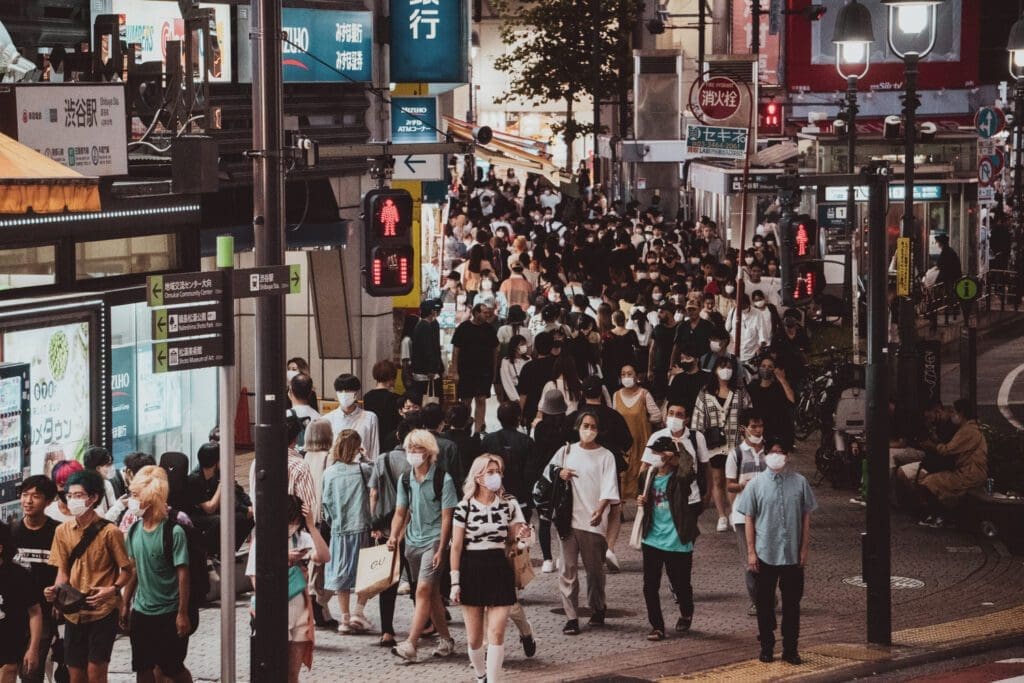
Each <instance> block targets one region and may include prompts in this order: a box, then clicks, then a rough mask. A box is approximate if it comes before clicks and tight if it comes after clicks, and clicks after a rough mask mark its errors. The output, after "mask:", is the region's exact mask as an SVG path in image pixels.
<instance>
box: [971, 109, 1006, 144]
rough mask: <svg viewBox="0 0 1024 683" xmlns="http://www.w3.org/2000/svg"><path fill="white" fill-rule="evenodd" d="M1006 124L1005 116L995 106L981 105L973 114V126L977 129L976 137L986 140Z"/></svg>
mask: <svg viewBox="0 0 1024 683" xmlns="http://www.w3.org/2000/svg"><path fill="white" fill-rule="evenodd" d="M1004 125H1006V118H1005V117H1004V116H1003V112H1001V111H1000V110H998V109H996V108H995V107H982V108H981V109H979V110H978V113H977V114H975V116H974V127H975V129H977V131H978V137H980V138H982V139H983V140H987V139H989V138H990V137H992V136H993V135H996V134H998V133H999V132H1001V131H1002V130H1003V126H1004Z"/></svg>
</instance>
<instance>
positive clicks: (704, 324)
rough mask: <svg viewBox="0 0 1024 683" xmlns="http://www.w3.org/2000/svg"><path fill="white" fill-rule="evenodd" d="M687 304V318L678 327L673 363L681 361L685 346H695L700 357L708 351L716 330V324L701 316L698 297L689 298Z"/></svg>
mask: <svg viewBox="0 0 1024 683" xmlns="http://www.w3.org/2000/svg"><path fill="white" fill-rule="evenodd" d="M685 306H686V309H685V310H686V318H685V320H683V323H682V324H681V325H679V326H678V327H677V328H676V338H675V342H674V344H673V347H672V365H676V364H677V363H678V362H679V355H680V354H681V353H682V349H683V347H684V346H687V345H691V346H693V347H694V348H695V349H696V355H697V357H698V358H699V357H700V356H703V355H704V354H705V353H707V352H708V351H709V350H710V348H711V337H712V335H714V332H715V326H714V325H713V324H712V323H711V322H710V321H709V320H705V319H704V318H701V317H700V313H699V312H700V305H699V304H698V303H697V300H696V299H693V298H690V299H687V300H686V304H685Z"/></svg>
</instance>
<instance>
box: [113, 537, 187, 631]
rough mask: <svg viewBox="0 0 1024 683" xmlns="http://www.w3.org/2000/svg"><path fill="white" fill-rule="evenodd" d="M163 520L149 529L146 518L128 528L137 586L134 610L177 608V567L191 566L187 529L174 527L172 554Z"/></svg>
mask: <svg viewBox="0 0 1024 683" xmlns="http://www.w3.org/2000/svg"><path fill="white" fill-rule="evenodd" d="M165 524H172V523H171V522H168V521H167V520H164V521H162V522H160V523H159V524H158V525H157V526H156V528H154V529H153V530H152V531H146V529H145V527H143V522H142V521H141V520H140V521H138V522H136V523H135V524H134V525H133V526H132V528H131V529H129V530H128V537H127V547H128V557H130V558H132V560H134V561H135V572H136V576H137V577H138V586H137V587H136V589H135V601H134V603H133V604H132V610H134V611H135V612H139V613H140V614H146V615H150V616H156V615H159V614H167V613H169V612H176V611H177V610H178V572H177V568H178V567H184V566H188V543H187V541H186V539H185V530H184V529H182V528H181V527H180V526H178V525H177V524H174V525H173V528H172V529H171V557H167V553H166V548H164V525H165Z"/></svg>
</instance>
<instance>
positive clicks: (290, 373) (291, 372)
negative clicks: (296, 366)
mask: <svg viewBox="0 0 1024 683" xmlns="http://www.w3.org/2000/svg"><path fill="white" fill-rule="evenodd" d="M284 374H285V377H287V378H288V381H289V382H291V381H292V379H294V378H295V376H296V375H298V374H299V371H298V370H289V371H288V372H286V373H284Z"/></svg>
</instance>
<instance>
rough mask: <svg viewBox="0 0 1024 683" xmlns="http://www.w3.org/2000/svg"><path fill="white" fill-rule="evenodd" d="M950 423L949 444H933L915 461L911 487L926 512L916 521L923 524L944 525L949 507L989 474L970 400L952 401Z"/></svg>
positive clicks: (975, 415)
mask: <svg viewBox="0 0 1024 683" xmlns="http://www.w3.org/2000/svg"><path fill="white" fill-rule="evenodd" d="M952 422H953V425H954V426H955V427H956V433H954V434H953V438H952V439H950V440H949V443H940V444H935V446H934V451H933V452H932V453H930V454H929V455H926V456H925V459H924V460H922V461H921V462H920V463H915V464H916V465H917V466H918V471H917V473H916V486H915V487H914V488H915V492H916V493H917V495H918V496H919V497H920V500H921V503H922V504H923V505H922V506H923V508H924V511H925V516H924V517H923V518H922V519H921V521H920V522H919V523H920V524H921V525H922V526H930V527H933V528H940V527H943V526H945V525H946V517H948V515H949V510H950V509H951V508H953V507H954V506H955V505H956V504H957V502H959V501H960V499H961V498H963V496H965V495H966V494H967V492H968V491H970V490H971V489H973V488H977V487H979V486H981V485H982V484H984V483H985V479H986V478H987V477H988V443H987V442H986V441H985V435H984V434H982V433H981V430H980V429H979V428H978V422H977V414H976V413H975V411H974V407H973V406H972V405H971V403H970V401H968V400H967V399H964V398H961V399H957V400H956V401H954V402H953V415H952ZM933 463H934V464H935V465H937V466H933ZM939 465H940V466H941V469H940V466H939ZM907 467H912V465H908V466H907Z"/></svg>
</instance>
